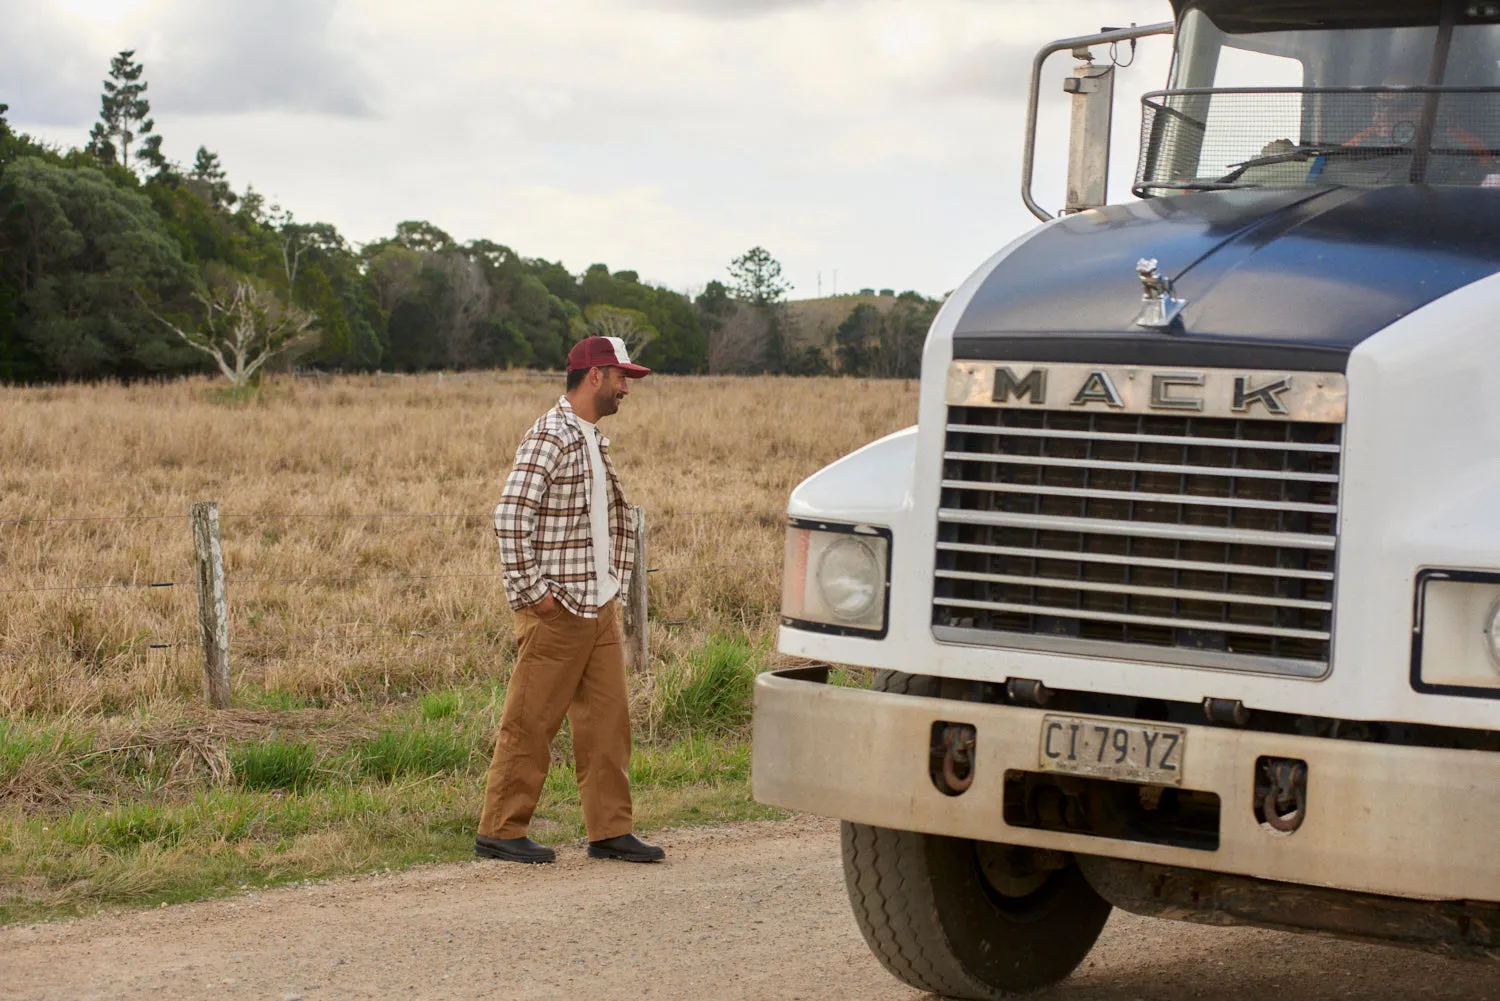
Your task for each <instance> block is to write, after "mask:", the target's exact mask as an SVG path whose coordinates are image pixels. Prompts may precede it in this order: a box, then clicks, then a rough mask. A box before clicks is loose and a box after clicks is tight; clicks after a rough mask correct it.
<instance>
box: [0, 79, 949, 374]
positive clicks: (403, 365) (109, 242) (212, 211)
mask: <svg viewBox="0 0 1500 1001" xmlns="http://www.w3.org/2000/svg"><path fill="white" fill-rule="evenodd" d="M147 90H148V85H147V83H146V81H145V79H144V69H143V67H142V65H141V63H140V62H138V61H136V60H135V58H134V52H132V51H125V52H121V53H119V54H118V55H117V56H116V57H115V58H114V59H113V60H112V61H111V64H110V69H109V78H108V79H107V80H106V81H105V82H104V86H103V92H102V93H101V95H100V115H99V120H98V122H97V123H95V125H94V126H93V129H92V131H91V132H90V134H89V137H88V142H87V143H86V144H84V145H83V146H81V147H77V148H68V149H63V148H59V147H56V146H52V145H49V144H45V143H42V142H38V141H37V140H35V139H33V138H32V137H30V136H27V135H23V134H20V133H18V132H16V131H14V130H13V129H12V128H11V127H10V126H9V125H8V123H7V121H6V115H7V113H8V111H9V108H8V106H7V105H5V104H3V103H0V382H10V383H18V382H46V381H56V380H80V379H100V378H118V379H127V380H130V379H140V378H150V377H162V376H173V375H179V374H187V373H193V372H200V371H204V370H210V371H211V370H213V369H214V367H215V366H216V367H217V369H218V370H219V371H221V372H223V373H224V375H225V376H226V377H228V378H229V379H230V380H231V381H232V382H235V383H236V384H239V383H241V382H244V381H247V380H250V379H253V378H254V376H255V375H256V374H257V373H258V372H259V371H260V369H261V366H262V365H264V364H266V363H268V362H269V363H272V364H282V365H287V364H296V365H301V366H311V367H317V368H320V369H324V370H331V371H377V370H384V371H407V372H412V371H424V370H433V369H449V370H456V369H471V368H509V367H533V368H539V369H558V368H561V367H562V365H563V363H564V360H565V358H566V356H567V351H568V349H569V347H571V346H572V344H573V343H575V342H576V341H577V340H578V339H579V338H581V337H583V336H587V335H588V334H591V333H593V334H604V335H607V336H618V337H621V338H623V339H624V340H625V341H626V342H627V343H628V344H629V345H630V347H631V349H632V352H633V354H634V355H635V357H637V358H638V360H639V361H640V362H641V363H642V364H645V365H649V366H650V367H652V368H653V369H654V370H657V371H660V372H666V373H694V372H706V371H714V372H770V373H786V374H826V373H832V372H845V373H849V374H858V375H891V376H911V375H915V374H916V373H917V365H918V362H919V358H920V348H921V341H922V338H923V336H924V335H925V332H926V326H927V323H930V321H931V317H932V315H933V314H934V313H935V311H936V308H937V303H935V302H933V301H932V300H928V299H925V298H924V297H922V296H919V295H917V294H916V293H905V294H903V295H902V296H901V297H900V300H899V301H898V302H897V303H896V305H895V308H893V309H890V310H887V311H884V312H882V311H880V310H876V309H874V308H873V307H870V306H860V307H857V308H854V309H853V311H852V312H851V314H850V315H849V317H848V319H847V320H846V321H845V322H844V323H843V325H842V326H841V327H840V328H839V330H838V332H837V334H836V336H835V342H834V343H833V344H832V345H828V346H826V347H824V346H817V345H808V344H805V343H803V340H802V338H801V337H800V335H799V331H798V330H797V322H796V315H795V312H794V311H793V310H792V309H791V308H790V307H789V305H788V303H787V301H786V293H787V291H789V289H790V286H789V285H788V284H787V283H786V282H785V281H784V280H783V279H782V278H781V269H780V265H779V264H778V263H777V262H776V261H775V259H774V258H772V257H771V255H770V254H769V253H768V252H766V251H765V250H764V249H763V248H759V247H756V248H752V249H751V250H750V251H748V252H747V253H746V254H744V255H742V256H741V257H739V258H737V259H736V260H735V261H734V262H733V263H732V264H731V265H730V267H729V274H728V281H727V282H725V281H711V282H709V283H708V285H707V287H706V288H705V289H704V290H703V292H702V293H701V294H699V295H697V296H695V297H689V296H687V295H684V294H682V293H680V292H677V291H674V290H671V289H667V288H663V287H660V286H657V285H653V284H651V283H649V282H644V281H642V280H641V279H640V276H639V275H638V274H637V273H636V272H634V271H629V270H618V271H615V270H611V269H610V268H609V267H608V266H606V265H604V264H594V265H591V266H590V267H589V268H587V269H586V270H585V271H584V272H583V273H582V274H576V275H575V274H573V273H571V272H569V271H568V269H567V268H566V267H564V266H563V265H562V264H561V263H558V262H552V261H547V260H545V259H542V258H534V257H525V256H523V255H521V254H519V253H517V252H516V251H515V250H513V249H511V248H510V247H508V246H506V245H504V244H500V243H495V242H492V241H490V240H471V241H468V242H463V243H461V242H459V241H457V240H455V239H454V238H453V237H452V236H450V235H449V234H448V233H446V232H444V231H443V230H442V229H440V228H438V227H437V226H435V225H433V224H431V223H429V222H421V221H410V222H403V223H400V224H399V225H398V226H397V227H396V231H395V233H394V234H393V235H392V236H391V237H389V238H386V239H381V240H377V241H374V242H372V243H368V244H364V245H361V246H354V245H352V244H350V243H349V242H348V241H347V240H346V239H345V238H344V237H343V236H342V235H341V234H340V233H339V232H338V230H337V229H336V228H335V227H333V226H332V225H330V224H328V223H322V222H313V223H306V222H302V221H300V220H297V219H296V218H294V216H293V215H292V213H291V212H289V211H287V210H285V209H283V208H281V207H280V206H277V205H273V204H268V203H267V201H266V199H265V198H264V197H263V196H262V195H261V194H260V193H258V192H256V191H255V189H254V187H253V186H247V187H246V188H245V189H244V190H242V191H236V190H235V188H234V187H233V186H232V185H231V183H230V181H229V178H228V175H227V173H226V171H225V169H224V167H223V165H222V164H221V163H220V161H219V158H218V156H217V155H215V154H214V153H213V152H212V151H210V150H208V149H206V148H204V147H201V146H200V147H199V148H198V150H197V154H196V157H195V158H194V161H193V163H192V164H191V165H190V166H189V165H183V164H178V163H174V162H172V161H170V160H169V159H168V158H167V157H166V156H165V155H164V154H163V152H162V139H161V136H160V135H159V134H158V133H157V131H156V127H155V123H154V121H153V120H152V118H151V105H150V101H149V99H148V98H147V96H146V95H147ZM273 359H274V361H273Z"/></svg>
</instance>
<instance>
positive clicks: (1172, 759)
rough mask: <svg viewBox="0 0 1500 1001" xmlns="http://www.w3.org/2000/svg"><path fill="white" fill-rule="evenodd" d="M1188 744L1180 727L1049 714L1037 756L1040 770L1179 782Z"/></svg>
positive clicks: (1157, 782)
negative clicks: (1184, 753)
mask: <svg viewBox="0 0 1500 1001" xmlns="http://www.w3.org/2000/svg"><path fill="white" fill-rule="evenodd" d="M1186 745H1187V731H1185V730H1183V729H1182V728H1181V727H1175V726H1152V725H1147V724H1143V723H1122V722H1118V721H1115V720H1104V719H1088V718H1086V717H1081V716H1052V715H1048V716H1046V717H1044V718H1043V720H1042V739H1041V747H1040V748H1038V751H1037V759H1038V765H1039V766H1040V768H1041V770H1042V771H1044V772H1067V773H1070V774H1073V775H1096V776H1098V777H1100V778H1106V779H1119V780H1121V781H1124V782H1141V783H1147V784H1150V785H1173V786H1180V785H1182V758H1183V752H1184V751H1185V750H1186Z"/></svg>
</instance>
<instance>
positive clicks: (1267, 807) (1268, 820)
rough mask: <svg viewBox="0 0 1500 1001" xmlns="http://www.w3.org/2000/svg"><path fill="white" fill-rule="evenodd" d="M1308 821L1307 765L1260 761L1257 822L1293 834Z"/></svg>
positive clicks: (1287, 760)
mask: <svg viewBox="0 0 1500 1001" xmlns="http://www.w3.org/2000/svg"><path fill="white" fill-rule="evenodd" d="M1306 818H1307V762H1305V761H1299V760H1298V759H1296V758H1258V759H1256V762H1255V819H1256V820H1259V821H1260V822H1261V823H1262V824H1266V825H1268V826H1270V827H1271V829H1272V830H1276V831H1280V832H1282V833H1283V834H1291V833H1292V832H1293V831H1295V830H1297V828H1299V827H1301V826H1302V821H1303V820H1305V819H1306Z"/></svg>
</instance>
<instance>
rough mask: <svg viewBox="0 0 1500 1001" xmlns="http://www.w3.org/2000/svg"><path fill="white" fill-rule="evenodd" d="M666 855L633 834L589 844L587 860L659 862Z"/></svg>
mask: <svg viewBox="0 0 1500 1001" xmlns="http://www.w3.org/2000/svg"><path fill="white" fill-rule="evenodd" d="M666 857H667V853H666V852H664V851H662V850H661V849H660V848H658V847H656V846H655V845H648V844H646V842H644V841H642V840H641V839H640V838H638V837H636V836H635V835H634V834H622V835H620V836H619V837H618V838H606V839H605V840H603V841H590V842H589V858H612V859H619V860H620V861H621V862H660V861H661V860H662V859H664V858H666Z"/></svg>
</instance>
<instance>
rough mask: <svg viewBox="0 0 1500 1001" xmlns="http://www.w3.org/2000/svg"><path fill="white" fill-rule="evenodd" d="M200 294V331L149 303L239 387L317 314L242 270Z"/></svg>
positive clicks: (300, 334) (299, 335) (297, 336)
mask: <svg viewBox="0 0 1500 1001" xmlns="http://www.w3.org/2000/svg"><path fill="white" fill-rule="evenodd" d="M294 268H295V264H289V265H288V271H289V273H291V272H292V269H294ZM195 298H196V299H197V300H198V301H199V302H200V303H202V304H203V308H204V310H205V316H204V320H203V323H202V326H201V327H199V329H197V330H184V329H183V328H182V327H179V326H178V325H177V324H175V323H173V322H172V321H170V320H168V319H167V318H166V317H163V316H161V315H160V314H158V313H156V312H155V311H154V310H152V309H151V308H150V307H149V306H147V307H146V308H147V311H148V312H150V313H151V315H152V316H154V317H156V319H157V321H158V322H160V323H161V324H162V325H163V326H165V327H166V328H167V329H168V330H170V331H172V333H174V334H176V335H177V336H178V337H180V338H182V340H183V341H184V342H185V343H186V344H188V345H189V346H191V347H193V348H195V349H197V350H199V351H202V352H203V353H204V354H206V355H208V356H209V357H210V358H212V359H213V360H214V362H215V363H216V364H217V365H218V366H219V371H220V372H222V373H224V378H226V379H228V380H229V384H230V385H231V386H233V387H234V388H235V389H241V388H243V387H244V386H245V385H246V383H248V382H249V381H250V379H251V377H252V376H254V375H255V373H256V372H258V371H259V370H260V368H261V366H263V365H264V364H265V363H266V362H268V361H270V360H271V359H272V358H274V357H275V356H276V355H278V354H280V353H281V352H283V351H285V350H286V349H288V348H290V347H292V346H293V345H294V344H296V343H297V342H298V341H299V340H300V339H302V338H303V336H304V335H306V334H307V333H308V332H309V330H310V329H311V328H312V325H313V324H314V323H316V322H317V319H318V318H317V315H316V314H315V313H312V312H309V311H308V310H305V309H302V308H301V307H299V306H295V305H291V304H288V303H283V302H282V301H281V300H280V299H278V298H277V297H276V296H275V295H274V294H273V293H272V292H271V291H270V290H269V289H267V288H266V287H265V286H264V285H263V284H261V283H260V282H257V281H256V280H255V279H253V278H248V277H245V276H243V275H241V276H234V277H229V278H227V279H226V280H223V281H220V282H217V283H215V284H214V285H212V286H211V287H210V288H209V289H208V290H207V291H205V292H199V293H198V294H197V295H196V296H195ZM142 304H143V305H145V301H144V300H142Z"/></svg>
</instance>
